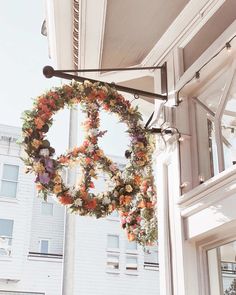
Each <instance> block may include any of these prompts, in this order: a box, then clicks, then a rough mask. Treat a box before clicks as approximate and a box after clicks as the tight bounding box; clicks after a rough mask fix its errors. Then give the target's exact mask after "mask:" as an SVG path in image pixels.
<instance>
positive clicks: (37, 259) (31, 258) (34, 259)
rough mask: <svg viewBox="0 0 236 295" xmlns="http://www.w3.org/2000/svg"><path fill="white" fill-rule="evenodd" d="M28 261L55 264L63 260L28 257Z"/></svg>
mask: <svg viewBox="0 0 236 295" xmlns="http://www.w3.org/2000/svg"><path fill="white" fill-rule="evenodd" d="M28 260H31V261H41V262H45V261H48V262H55V263H62V262H63V259H61V258H48V257H29V256H28Z"/></svg>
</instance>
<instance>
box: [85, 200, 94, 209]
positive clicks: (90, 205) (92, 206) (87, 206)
mask: <svg viewBox="0 0 236 295" xmlns="http://www.w3.org/2000/svg"><path fill="white" fill-rule="evenodd" d="M96 206H97V201H96V199H92V200H90V201H89V202H88V203H87V204H86V205H85V208H86V209H94V208H96Z"/></svg>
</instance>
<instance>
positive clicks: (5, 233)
mask: <svg viewBox="0 0 236 295" xmlns="http://www.w3.org/2000/svg"><path fill="white" fill-rule="evenodd" d="M12 232H13V220H11V219H0V256H10V255H11V245H12Z"/></svg>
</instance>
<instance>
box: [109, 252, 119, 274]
mask: <svg viewBox="0 0 236 295" xmlns="http://www.w3.org/2000/svg"><path fill="white" fill-rule="evenodd" d="M107 269H110V270H115V269H119V255H111V254H108V255H107Z"/></svg>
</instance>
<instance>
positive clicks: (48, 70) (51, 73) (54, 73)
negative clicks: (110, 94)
mask: <svg viewBox="0 0 236 295" xmlns="http://www.w3.org/2000/svg"><path fill="white" fill-rule="evenodd" d="M43 74H44V76H45V77H46V78H52V77H58V78H63V79H67V80H75V81H79V82H84V81H90V82H92V83H101V84H104V85H108V86H110V87H114V88H116V89H117V90H118V91H124V92H127V93H132V94H138V95H142V96H145V97H154V98H156V99H160V100H167V95H162V94H158V93H152V92H148V91H143V90H139V89H134V88H129V87H126V86H121V85H116V84H115V83H106V82H103V81H99V80H94V79H90V78H85V77H79V76H75V75H70V74H67V73H65V72H64V71H61V70H60V71H58V70H54V69H53V67H51V66H46V67H44V68H43Z"/></svg>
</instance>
